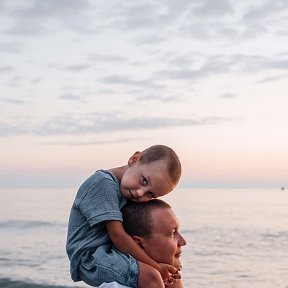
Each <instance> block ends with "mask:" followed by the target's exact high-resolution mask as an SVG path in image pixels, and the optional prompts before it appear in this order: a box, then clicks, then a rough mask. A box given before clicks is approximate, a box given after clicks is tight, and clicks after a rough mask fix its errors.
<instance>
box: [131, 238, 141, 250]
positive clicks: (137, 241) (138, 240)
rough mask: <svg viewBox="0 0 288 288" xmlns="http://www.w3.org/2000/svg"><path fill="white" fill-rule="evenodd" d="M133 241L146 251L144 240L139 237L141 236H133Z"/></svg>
mask: <svg viewBox="0 0 288 288" xmlns="http://www.w3.org/2000/svg"><path fill="white" fill-rule="evenodd" d="M132 238H133V240H134V241H135V242H136V243H137V244H138V246H139V247H140V248H142V249H144V245H143V242H144V241H143V238H142V237H139V236H133V237H132Z"/></svg>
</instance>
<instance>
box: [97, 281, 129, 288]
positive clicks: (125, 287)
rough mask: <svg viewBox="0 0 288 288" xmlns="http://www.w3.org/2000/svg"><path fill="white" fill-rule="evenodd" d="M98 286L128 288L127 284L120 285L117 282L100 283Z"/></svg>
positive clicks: (102, 287)
mask: <svg viewBox="0 0 288 288" xmlns="http://www.w3.org/2000/svg"><path fill="white" fill-rule="evenodd" d="M98 288H130V287H128V286H124V285H121V284H119V283H117V282H109V283H106V282H105V283H102V284H101V285H100V286H98Z"/></svg>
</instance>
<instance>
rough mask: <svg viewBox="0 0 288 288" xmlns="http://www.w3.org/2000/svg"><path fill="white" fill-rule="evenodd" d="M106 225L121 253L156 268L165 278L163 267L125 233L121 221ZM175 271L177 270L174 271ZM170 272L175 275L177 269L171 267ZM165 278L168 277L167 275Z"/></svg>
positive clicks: (109, 222)
mask: <svg viewBox="0 0 288 288" xmlns="http://www.w3.org/2000/svg"><path fill="white" fill-rule="evenodd" d="M105 224H106V228H107V231H108V234H109V237H110V239H111V241H112V242H113V244H114V245H115V246H116V248H117V249H118V250H119V251H121V252H122V253H127V254H130V255H131V256H133V257H134V258H135V259H137V260H138V261H140V262H143V263H146V264H148V265H150V266H152V267H154V268H155V269H157V270H158V271H159V272H160V273H161V275H162V277H163V274H162V273H163V272H164V271H163V266H162V265H159V264H158V263H157V262H156V261H154V260H153V259H152V258H151V257H149V256H148V255H147V254H146V253H145V252H144V251H143V250H142V249H141V248H140V247H139V246H138V244H137V243H136V242H135V241H134V240H133V238H132V237H131V236H130V235H129V234H127V233H126V232H125V230H124V228H123V225H122V222H121V221H116V220H113V221H106V222H105ZM167 265H168V264H167ZM161 266H162V267H161ZM169 266H171V265H169ZM173 269H175V270H174V271H173ZM169 270H171V271H170V273H175V272H176V270H177V269H176V268H174V267H173V266H171V268H169ZM164 275H165V272H164ZM165 276H166V277H167V275H165Z"/></svg>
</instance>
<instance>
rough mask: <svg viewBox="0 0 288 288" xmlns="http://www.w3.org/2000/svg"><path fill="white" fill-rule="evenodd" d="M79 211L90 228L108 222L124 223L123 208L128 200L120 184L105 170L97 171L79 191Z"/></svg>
mask: <svg viewBox="0 0 288 288" xmlns="http://www.w3.org/2000/svg"><path fill="white" fill-rule="evenodd" d="M79 193H80V195H79V196H80V197H79V198H78V199H79V203H78V204H79V209H80V211H81V212H82V214H83V215H84V216H85V217H86V219H87V221H88V223H89V225H90V226H93V225H95V224H98V223H100V222H103V221H108V220H119V221H123V218H122V213H121V211H120V210H121V208H122V207H123V206H124V205H125V203H126V200H125V199H124V197H123V196H122V195H121V193H120V187H119V182H118V180H117V179H116V178H115V176H114V175H113V174H111V173H110V172H108V171H105V170H99V171H96V172H95V173H94V174H93V175H92V176H91V177H89V178H88V179H87V180H86V181H85V182H84V183H83V184H82V186H81V187H80V189H79Z"/></svg>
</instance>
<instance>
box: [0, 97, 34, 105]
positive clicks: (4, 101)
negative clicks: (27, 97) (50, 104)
mask: <svg viewBox="0 0 288 288" xmlns="http://www.w3.org/2000/svg"><path fill="white" fill-rule="evenodd" d="M0 102H2V103H8V104H16V105H19V104H20V105H22V104H28V103H29V102H28V101H24V100H19V99H7V98H0Z"/></svg>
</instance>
